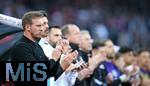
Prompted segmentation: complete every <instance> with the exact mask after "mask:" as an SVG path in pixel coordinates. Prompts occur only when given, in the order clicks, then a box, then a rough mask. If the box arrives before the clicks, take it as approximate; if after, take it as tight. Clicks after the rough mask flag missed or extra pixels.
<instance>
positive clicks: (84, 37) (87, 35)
mask: <svg viewBox="0 0 150 86" xmlns="http://www.w3.org/2000/svg"><path fill="white" fill-rule="evenodd" d="M81 38H83V39H91V36H90V34H83V35H82V34H81Z"/></svg>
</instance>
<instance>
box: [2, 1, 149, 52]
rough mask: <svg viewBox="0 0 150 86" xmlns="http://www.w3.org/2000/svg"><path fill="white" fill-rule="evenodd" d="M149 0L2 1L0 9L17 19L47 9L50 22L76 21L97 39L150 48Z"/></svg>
mask: <svg viewBox="0 0 150 86" xmlns="http://www.w3.org/2000/svg"><path fill="white" fill-rule="evenodd" d="M148 3H149V1H148V0H143V1H140V0H138V1H136V0H132V1H130V0H125V1H119V0H71V1H70V0H7V1H5V0H1V6H0V12H1V13H2V14H5V15H9V16H12V17H16V18H21V17H22V16H23V14H24V13H25V12H27V11H30V10H46V11H47V13H48V19H49V23H50V25H60V26H62V25H64V24H67V23H74V24H77V25H79V26H80V27H81V29H87V30H89V31H90V34H91V35H92V38H94V39H101V38H102V39H107V38H111V39H112V40H113V42H114V43H115V44H117V45H121V46H122V45H126V46H129V47H133V48H134V49H136V50H137V49H139V48H141V47H144V48H145V47H146V48H148V47H149V41H150V40H149V28H150V17H149V14H150V13H149V9H150V8H149V6H148Z"/></svg>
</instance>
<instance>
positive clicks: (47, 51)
mask: <svg viewBox="0 0 150 86" xmlns="http://www.w3.org/2000/svg"><path fill="white" fill-rule="evenodd" d="M39 45H40V46H41V47H42V49H43V51H44V54H45V55H46V56H47V57H48V59H51V58H52V53H53V50H54V48H53V47H52V46H51V45H50V44H49V43H48V42H47V41H46V39H45V38H41V39H40V41H39Z"/></svg>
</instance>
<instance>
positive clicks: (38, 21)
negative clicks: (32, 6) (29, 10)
mask: <svg viewBox="0 0 150 86" xmlns="http://www.w3.org/2000/svg"><path fill="white" fill-rule="evenodd" d="M32 23H34V24H40V23H43V19H42V17H38V18H34V19H32Z"/></svg>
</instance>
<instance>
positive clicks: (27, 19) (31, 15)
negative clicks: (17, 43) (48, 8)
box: [22, 11, 44, 28]
mask: <svg viewBox="0 0 150 86" xmlns="http://www.w3.org/2000/svg"><path fill="white" fill-rule="evenodd" d="M38 17H44V15H43V13H41V12H40V11H30V12H27V13H25V14H24V16H23V17H22V27H23V28H25V25H26V24H30V25H31V24H32V19H35V18H38Z"/></svg>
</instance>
